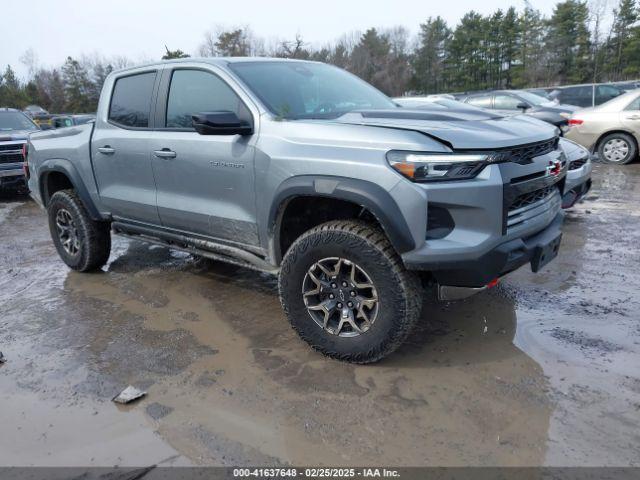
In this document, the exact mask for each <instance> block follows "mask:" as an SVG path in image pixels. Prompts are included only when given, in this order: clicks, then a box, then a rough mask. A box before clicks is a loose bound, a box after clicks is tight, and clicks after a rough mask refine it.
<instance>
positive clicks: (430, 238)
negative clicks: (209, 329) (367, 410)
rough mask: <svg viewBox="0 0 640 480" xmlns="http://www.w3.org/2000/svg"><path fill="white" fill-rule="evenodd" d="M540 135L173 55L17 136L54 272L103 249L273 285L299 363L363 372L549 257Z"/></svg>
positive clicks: (287, 71)
mask: <svg viewBox="0 0 640 480" xmlns="http://www.w3.org/2000/svg"><path fill="white" fill-rule="evenodd" d="M566 163H567V162H566V158H565V155H564V152H563V151H562V149H561V148H560V147H559V138H558V131H557V129H556V128H555V127H553V126H551V125H548V124H544V123H542V122H539V121H537V120H535V119H530V118H527V117H518V118H509V117H502V116H500V115H497V114H494V113H491V112H485V111H480V110H479V111H477V112H476V111H471V110H469V109H467V110H460V111H457V110H455V109H452V110H448V111H425V110H411V109H406V108H399V107H398V106H397V105H396V104H395V103H394V102H392V101H391V100H390V99H389V98H388V97H386V96H385V95H384V94H382V93H381V92H379V91H377V90H376V89H374V88H373V87H371V86H370V85H368V84H367V83H365V82H363V81H362V80H360V79H358V78H357V77H355V76H353V75H351V74H349V73H347V72H345V71H343V70H340V69H338V68H335V67H332V66H329V65H325V64H322V63H316V62H308V61H297V60H282V59H256V58H216V59H191V58H190V59H185V60H173V61H168V62H162V63H156V64H151V65H145V66H139V67H135V68H129V69H125V70H120V71H118V72H114V73H112V74H110V75H109V77H108V78H107V80H106V82H105V85H104V88H103V91H102V95H101V98H100V102H99V106H98V111H97V118H96V121H95V123H93V124H88V125H81V126H74V127H69V128H65V129H60V130H50V131H45V132H39V133H35V134H32V135H31V136H30V140H29V145H28V165H29V169H30V173H31V176H30V180H29V185H30V187H31V191H32V195H33V197H34V198H35V199H36V201H38V202H39V203H40V204H41V205H43V206H44V207H46V209H47V211H48V218H49V227H50V231H51V236H52V239H53V242H54V244H55V246H56V249H57V251H58V253H59V254H60V256H61V257H62V260H63V261H64V262H65V263H66V264H67V265H68V266H69V267H70V268H72V269H75V270H79V271H89V270H94V269H99V268H101V267H102V266H103V265H104V264H105V263H106V262H107V260H108V257H109V251H110V245H111V243H110V242H111V240H110V239H111V233H112V232H113V233H116V234H120V235H124V236H127V237H130V238H134V239H139V240H142V241H147V242H152V243H157V244H161V245H165V246H168V247H171V248H175V249H179V250H183V251H187V252H191V253H194V254H197V255H202V256H205V257H210V258H214V259H218V260H223V261H227V262H231V263H235V264H238V265H242V266H245V267H249V268H254V269H258V270H262V271H268V272H272V273H274V274H278V275H279V294H280V300H281V303H282V306H283V309H284V312H285V314H286V316H287V317H288V320H289V321H290V323H291V325H292V326H293V328H294V329H295V330H296V331H297V332H298V334H299V335H300V336H301V337H302V339H304V340H305V341H306V342H308V343H309V344H310V345H311V346H312V347H314V348H315V349H317V350H319V351H321V352H322V353H324V354H326V355H328V356H331V357H333V358H337V359H341V360H345V361H350V362H356V363H367V362H374V361H377V360H379V359H381V358H383V357H385V356H386V355H388V354H389V353H391V352H392V351H394V350H395V349H396V348H397V347H398V346H399V345H401V344H402V342H403V341H404V340H405V339H406V338H407V337H408V336H409V335H410V334H411V331H412V327H413V326H414V325H415V324H416V322H417V321H418V319H419V318H420V313H421V306H422V303H423V291H425V290H424V289H423V286H424V285H425V283H426V282H427V283H429V284H430V285H432V286H435V287H436V288H437V291H438V292H439V296H440V298H442V299H456V298H462V297H464V296H466V295H469V294H471V293H474V292H477V291H479V290H482V289H483V288H486V287H487V286H490V285H493V284H495V282H496V281H497V279H498V278H499V277H501V276H503V275H505V274H507V273H509V272H511V271H513V270H515V269H517V268H518V267H520V266H522V265H525V264H529V265H530V266H531V269H532V270H533V271H534V272H535V271H538V270H539V269H540V268H542V267H543V266H544V265H545V264H546V263H548V262H549V261H551V260H552V259H553V258H554V257H555V256H556V254H557V252H558V248H559V244H560V239H561V224H562V219H563V214H562V211H561V197H562V194H563V193H564V192H563V190H564V183H565V177H566V171H567V165H566Z"/></svg>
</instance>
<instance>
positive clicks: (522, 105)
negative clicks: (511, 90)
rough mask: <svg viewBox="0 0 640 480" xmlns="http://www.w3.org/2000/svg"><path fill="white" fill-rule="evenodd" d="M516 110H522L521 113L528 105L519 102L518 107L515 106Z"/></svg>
mask: <svg viewBox="0 0 640 480" xmlns="http://www.w3.org/2000/svg"><path fill="white" fill-rule="evenodd" d="M516 108H517V109H518V110H522V111H523V112H524V111H525V110H526V109H527V108H529V104H528V103H524V102H520V103H519V104H518V105H516Z"/></svg>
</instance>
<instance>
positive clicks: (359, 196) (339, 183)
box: [267, 175, 416, 262]
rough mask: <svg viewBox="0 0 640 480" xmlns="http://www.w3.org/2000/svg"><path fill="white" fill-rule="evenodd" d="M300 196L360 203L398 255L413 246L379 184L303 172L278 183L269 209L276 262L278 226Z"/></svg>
mask: <svg viewBox="0 0 640 480" xmlns="http://www.w3.org/2000/svg"><path fill="white" fill-rule="evenodd" d="M303 196H307V197H308V196H312V197H327V198H333V199H337V200H345V201H348V202H352V203H355V204H357V205H360V206H361V207H363V208H366V209H367V210H368V211H369V212H371V213H372V214H373V215H374V216H375V217H376V219H377V220H378V222H379V223H380V225H381V226H382V228H383V230H384V232H385V233H386V235H387V237H388V238H389V240H390V242H391V244H392V245H393V247H394V248H395V250H396V251H397V252H398V253H399V254H401V253H404V252H408V251H410V250H413V249H414V248H415V247H416V245H415V240H414V238H413V236H412V235H411V230H410V228H409V225H408V224H407V222H406V220H405V218H404V215H403V214H402V211H401V210H400V207H398V204H397V203H396V201H395V200H394V199H393V197H392V196H391V195H390V194H389V192H388V191H386V190H385V189H384V188H382V187H381V186H379V185H377V184H375V183H372V182H368V181H366V180H359V179H354V178H348V177H337V176H328V175H302V176H296V177H291V178H288V179H287V180H285V181H284V182H282V183H281V184H280V186H279V187H278V189H277V190H276V192H275V194H274V199H273V202H272V204H271V208H270V210H269V217H268V223H267V225H268V226H269V231H268V234H269V238H272V239H273V246H274V250H275V252H274V253H275V255H276V258H277V261H278V262H279V261H280V259H281V258H282V252H280V225H281V222H282V218H283V215H284V211H285V210H286V206H287V205H288V203H289V202H290V201H291V200H293V199H294V198H298V197H303Z"/></svg>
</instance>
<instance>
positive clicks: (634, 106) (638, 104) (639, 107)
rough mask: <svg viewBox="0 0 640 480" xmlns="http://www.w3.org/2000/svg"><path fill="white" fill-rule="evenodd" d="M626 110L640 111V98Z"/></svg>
mask: <svg viewBox="0 0 640 480" xmlns="http://www.w3.org/2000/svg"><path fill="white" fill-rule="evenodd" d="M625 110H640V97H638V98H636V99H635V100H634V101H633V102H631V103H630V104H629V105H627V108H625Z"/></svg>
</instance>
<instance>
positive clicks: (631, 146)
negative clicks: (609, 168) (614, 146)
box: [598, 132, 638, 165]
mask: <svg viewBox="0 0 640 480" xmlns="http://www.w3.org/2000/svg"><path fill="white" fill-rule="evenodd" d="M612 140H614V141H615V140H620V141H622V142H624V143H626V144H627V145H628V154H627V156H626V157H624V158H623V159H622V160H619V161H614V160H610V159H608V158H607V157H606V156H605V152H604V149H605V146H606V145H607V142H610V141H612ZM637 156H638V146H637V145H636V142H635V140H634V138H633V137H632V136H631V135H629V134H626V133H621V132H615V133H610V134H609V135H606V136H605V137H603V138H602V139H601V140H600V142H598V159H599V160H600V161H602V162H605V163H610V164H613V165H626V164H627V163H631V162H632V161H634V160H635V159H636V158H637Z"/></svg>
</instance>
